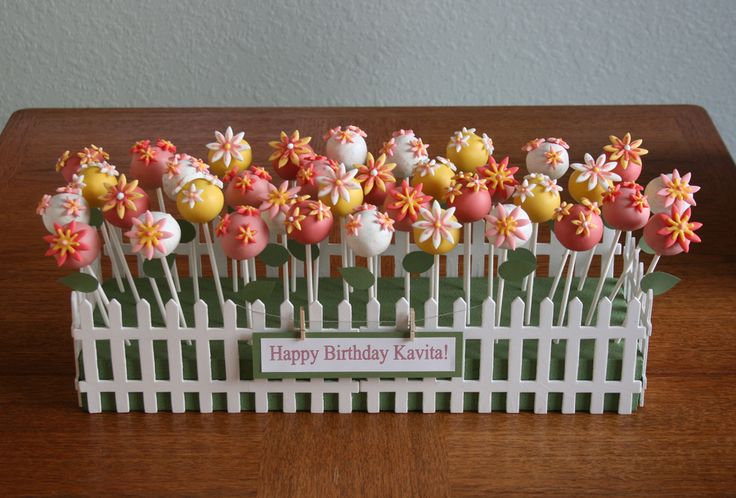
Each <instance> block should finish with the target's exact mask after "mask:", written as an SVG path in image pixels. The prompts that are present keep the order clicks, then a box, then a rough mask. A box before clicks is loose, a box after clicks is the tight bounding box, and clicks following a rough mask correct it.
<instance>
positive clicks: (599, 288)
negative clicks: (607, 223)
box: [585, 230, 621, 325]
mask: <svg viewBox="0 0 736 498" xmlns="http://www.w3.org/2000/svg"><path fill="white" fill-rule="evenodd" d="M620 238H621V230H616V232H615V233H614V234H613V243H612V244H611V247H610V248H609V249H608V252H607V253H606V256H605V261H604V263H603V268H601V277H600V278H599V279H598V285H596V286H595V292H594V293H593V300H592V301H591V302H590V308H589V309H588V316H586V317H585V325H590V322H592V321H593V314H594V313H595V310H596V308H598V299H600V297H601V292H603V285H604V284H605V283H606V275H608V270H610V269H611V263H613V256H614V254H615V253H616V246H617V245H618V240H619V239H620Z"/></svg>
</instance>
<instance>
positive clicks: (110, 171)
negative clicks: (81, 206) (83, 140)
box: [79, 161, 118, 207]
mask: <svg viewBox="0 0 736 498" xmlns="http://www.w3.org/2000/svg"><path fill="white" fill-rule="evenodd" d="M117 177H118V171H117V169H115V166H113V165H112V164H110V163H108V162H106V161H103V162H101V163H88V164H85V165H84V166H82V167H81V168H80V170H79V178H80V180H81V181H82V183H83V185H84V186H83V187H82V196H83V197H84V199H85V200H86V201H87V202H88V203H89V205H90V206H91V207H102V205H103V204H104V203H105V201H104V200H102V199H101V198H100V197H101V196H103V195H105V194H106V193H107V189H108V188H109V187H114V186H115V185H117V184H118V178H117Z"/></svg>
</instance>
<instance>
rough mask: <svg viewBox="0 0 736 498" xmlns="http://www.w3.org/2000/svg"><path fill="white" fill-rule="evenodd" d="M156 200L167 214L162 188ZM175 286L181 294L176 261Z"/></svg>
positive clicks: (161, 209) (157, 189)
mask: <svg viewBox="0 0 736 498" xmlns="http://www.w3.org/2000/svg"><path fill="white" fill-rule="evenodd" d="M156 199H157V200H158V210H159V211H161V212H162V213H165V212H166V203H165V202H164V194H163V191H162V190H161V187H156ZM174 285H175V286H176V292H181V281H179V269H178V268H177V267H176V260H174Z"/></svg>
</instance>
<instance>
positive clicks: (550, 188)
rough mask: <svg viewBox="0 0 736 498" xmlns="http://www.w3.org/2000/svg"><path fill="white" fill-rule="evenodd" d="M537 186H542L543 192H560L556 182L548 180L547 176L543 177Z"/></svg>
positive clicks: (552, 179) (560, 189)
mask: <svg viewBox="0 0 736 498" xmlns="http://www.w3.org/2000/svg"><path fill="white" fill-rule="evenodd" d="M539 184H540V185H541V186H542V188H543V189H544V191H545V192H550V193H554V192H562V187H561V186H559V185H557V180H555V179H554V178H550V177H549V176H546V175H544V178H543V179H542V181H541V182H539Z"/></svg>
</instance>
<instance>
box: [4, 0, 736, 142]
mask: <svg viewBox="0 0 736 498" xmlns="http://www.w3.org/2000/svg"><path fill="white" fill-rule="evenodd" d="M0 8H1V9H2V10H1V11H0V124H1V123H4V122H5V120H6V119H7V118H8V116H9V115H10V113H11V112H12V111H14V110H15V109H18V108H23V107H50V106H187V105H242V106H245V105H264V106H268V105H393V104H396V105H399V104H401V105H423V104H432V105H453V104H471V105H474V104H483V105H494V104H593V103H611V104H618V103H693V104H699V105H702V106H704V107H705V108H706V109H707V110H708V111H709V112H710V114H711V116H713V118H714V120H715V122H716V124H717V125H718V127H719V129H720V131H721V133H722V135H723V137H724V139H725V140H726V142H727V144H728V145H729V147H730V149H731V151H732V152H733V151H736V102H735V101H734V92H733V82H734V80H736V64H735V59H734V52H736V34H735V30H734V28H733V24H734V21H735V20H736V1H734V0H721V1H716V0H713V1H710V0H701V1H695V0H690V1H688V0H679V1H675V0H657V1H655V0H638V1H621V0H613V1H611V0H606V1H591V0H564V1H563V0H561V1H543V0H542V1H511V0H508V1H468V2H466V1H463V0H452V1H439V0H435V1H398V0H397V1H394V2H389V1H375V0H363V1H361V2H357V1H355V2H354V1H350V0H325V1H314V2H307V1H273V2H269V1H266V0H263V1H249V2H245V1H236V0H233V1H216V0H212V1H208V2H204V1H202V2H198V1H176V0H167V1H164V0H159V1H151V2H142V1H135V0H116V1H98V0H94V1H83V0H67V1H63V0H43V1H37V0H28V1H22V0H0ZM591 119H605V116H591Z"/></svg>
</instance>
